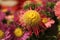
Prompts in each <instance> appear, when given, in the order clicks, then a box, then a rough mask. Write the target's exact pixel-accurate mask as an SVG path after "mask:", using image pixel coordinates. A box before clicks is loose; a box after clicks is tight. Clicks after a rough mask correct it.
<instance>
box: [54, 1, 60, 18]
mask: <svg viewBox="0 0 60 40" xmlns="http://www.w3.org/2000/svg"><path fill="white" fill-rule="evenodd" d="M54 11H55V15H56V16H57V18H58V19H60V1H58V2H57V3H56V5H55V7H54Z"/></svg>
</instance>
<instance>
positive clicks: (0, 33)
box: [0, 30, 4, 38]
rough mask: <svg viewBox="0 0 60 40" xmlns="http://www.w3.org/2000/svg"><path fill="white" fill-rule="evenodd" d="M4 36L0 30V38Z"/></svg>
mask: <svg viewBox="0 0 60 40" xmlns="http://www.w3.org/2000/svg"><path fill="white" fill-rule="evenodd" d="M2 37H4V32H3V31H2V30H0V38H2Z"/></svg>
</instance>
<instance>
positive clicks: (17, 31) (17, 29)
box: [14, 28, 24, 37]
mask: <svg viewBox="0 0 60 40" xmlns="http://www.w3.org/2000/svg"><path fill="white" fill-rule="evenodd" d="M23 33H24V32H23V30H22V29H21V28H16V29H15V30H14V34H15V36H16V37H21V36H22V35H23Z"/></svg>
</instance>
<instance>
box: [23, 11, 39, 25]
mask: <svg viewBox="0 0 60 40" xmlns="http://www.w3.org/2000/svg"><path fill="white" fill-rule="evenodd" d="M23 21H24V23H26V24H27V25H30V26H34V25H36V24H38V23H39V21H40V14H39V13H38V12H37V11H35V10H28V11H26V12H25V13H24V15H23Z"/></svg>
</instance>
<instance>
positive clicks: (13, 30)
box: [10, 23, 31, 40]
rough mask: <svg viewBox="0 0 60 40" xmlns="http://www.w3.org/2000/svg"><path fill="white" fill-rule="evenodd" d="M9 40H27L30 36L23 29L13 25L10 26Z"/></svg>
mask: <svg viewBox="0 0 60 40" xmlns="http://www.w3.org/2000/svg"><path fill="white" fill-rule="evenodd" d="M10 34H11V37H10V39H11V40H27V39H28V38H29V37H30V36H31V35H30V32H28V31H26V30H25V29H24V28H21V27H16V25H15V24H14V23H13V24H11V25H10Z"/></svg>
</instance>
